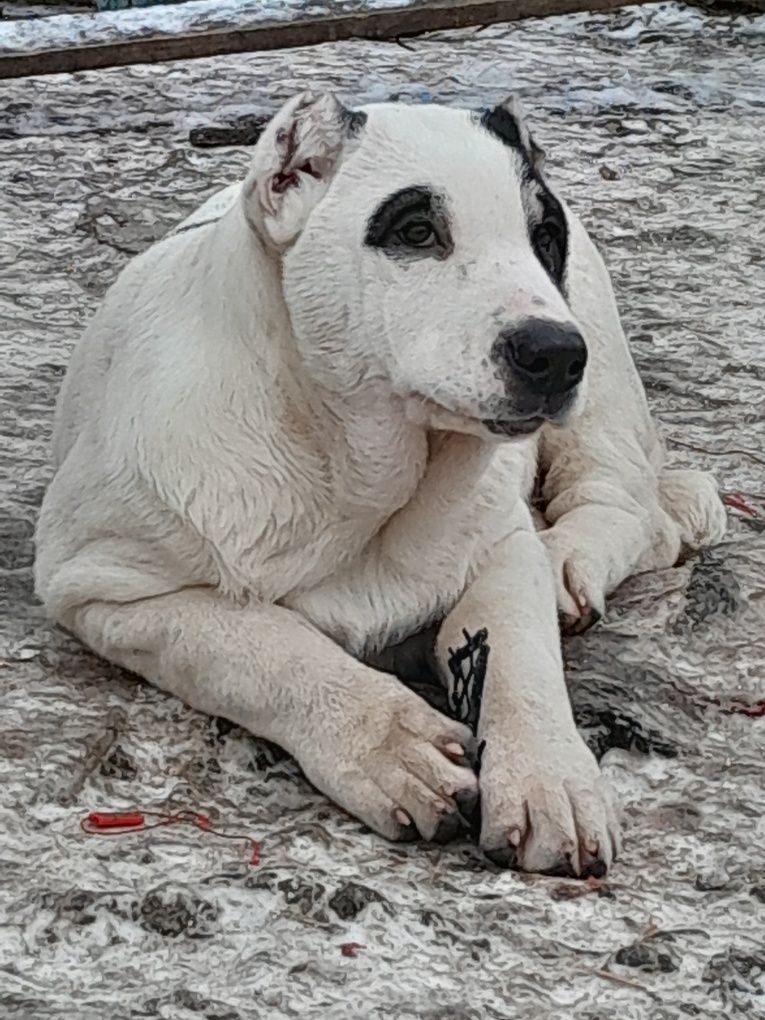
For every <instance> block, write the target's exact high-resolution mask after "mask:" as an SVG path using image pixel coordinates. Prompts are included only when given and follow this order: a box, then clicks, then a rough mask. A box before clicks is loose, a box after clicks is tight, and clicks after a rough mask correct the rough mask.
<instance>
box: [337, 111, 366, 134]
mask: <svg viewBox="0 0 765 1020" xmlns="http://www.w3.org/2000/svg"><path fill="white" fill-rule="evenodd" d="M340 116H341V117H342V119H343V123H344V124H345V129H346V131H347V132H348V135H349V136H350V137H351V138H355V137H356V136H357V135H358V134H360V132H361V131H362V130H363V128H364V125H365V124H366V122H367V115H366V114H365V113H364V111H363V110H349V109H348V107H346V106H344V107H343V109H342V113H341V114H340Z"/></svg>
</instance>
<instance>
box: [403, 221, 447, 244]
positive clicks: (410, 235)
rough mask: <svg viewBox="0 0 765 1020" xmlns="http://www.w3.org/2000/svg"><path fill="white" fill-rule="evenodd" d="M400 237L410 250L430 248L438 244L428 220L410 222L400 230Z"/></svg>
mask: <svg viewBox="0 0 765 1020" xmlns="http://www.w3.org/2000/svg"><path fill="white" fill-rule="evenodd" d="M398 237H399V240H400V241H401V243H402V244H405V245H407V246H408V247H410V248H430V247H431V246H432V245H434V244H436V243H437V242H438V238H437V237H436V232H435V230H434V229H433V225H432V224H431V223H429V222H428V221H427V220H410V221H409V223H406V224H404V226H403V227H402V228H401V229H400V230H399V232H398Z"/></svg>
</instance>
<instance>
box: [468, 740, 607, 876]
mask: <svg viewBox="0 0 765 1020" xmlns="http://www.w3.org/2000/svg"><path fill="white" fill-rule="evenodd" d="M481 848H482V849H483V851H484V853H485V854H486V856H487V857H488V858H489V860H491V861H493V862H494V863H495V864H498V865H499V866H500V867H517V868H521V869H522V870H524V871H533V872H543V873H545V874H549V875H568V876H581V877H583V878H586V877H588V876H590V875H592V876H594V877H596V878H600V877H602V876H603V875H605V874H606V872H607V871H608V868H609V867H610V866H611V863H612V861H613V860H614V858H615V856H616V854H617V853H618V850H619V824H618V822H617V819H616V814H615V812H614V809H613V805H612V802H611V797H610V794H609V791H608V789H607V787H606V784H605V781H604V780H603V778H602V776H601V774H600V769H599V768H598V764H597V762H596V761H595V758H594V756H593V754H592V752H591V751H590V750H589V748H588V747H587V745H586V744H585V743H584V741H583V740H582V738H581V737H580V736H579V734H578V733H576V732H575V731H574V732H573V733H572V734H571V735H570V736H568V737H565V738H563V739H561V740H555V739H554V738H553V739H550V738H549V736H548V738H546V739H542V737H541V736H539V735H537V737H536V738H534V739H532V738H527V739H526V740H525V741H521V742H519V743H515V744H514V745H513V746H510V745H508V744H507V743H506V742H504V741H495V742H494V743H492V742H491V740H487V743H486V747H485V749H484V752H483V760H482V766H481Z"/></svg>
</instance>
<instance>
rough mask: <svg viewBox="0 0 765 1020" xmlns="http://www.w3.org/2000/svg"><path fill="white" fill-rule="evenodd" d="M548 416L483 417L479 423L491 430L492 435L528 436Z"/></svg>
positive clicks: (546, 419) (542, 423)
mask: <svg viewBox="0 0 765 1020" xmlns="http://www.w3.org/2000/svg"><path fill="white" fill-rule="evenodd" d="M546 421H549V419H548V418H542V417H540V416H536V417H533V418H483V419H481V424H482V425H483V426H484V427H485V428H487V429H488V430H489V432H491V434H492V435H493V436H508V437H509V438H512V437H513V436H530V435H533V433H534V432H536V431H537V430H538V429H540V428H541V427H542V426H543V425H544V423H545V422H546Z"/></svg>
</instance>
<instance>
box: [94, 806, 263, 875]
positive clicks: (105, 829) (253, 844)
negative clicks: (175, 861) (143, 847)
mask: <svg viewBox="0 0 765 1020" xmlns="http://www.w3.org/2000/svg"><path fill="white" fill-rule="evenodd" d="M147 819H156V820H155V821H147ZM165 825H193V826H194V827H195V828H197V829H200V830H201V831H202V832H209V833H210V835H211V836H217V837H218V838H219V839H237V840H245V841H246V846H247V849H248V850H249V851H250V857H249V862H250V864H253V865H257V864H260V849H261V845H260V843H259V842H258V841H257V840H255V839H253V838H252V836H248V835H246V834H245V833H239V832H222V831H221V830H220V829H214V828H213V825H212V822H211V821H210V819H209V818H208V817H207V815H203V814H200V813H199V812H198V811H177V812H176V813H175V814H162V813H161V812H159V811H91V812H90V814H88V815H87V816H86V817H85V818H83V819H82V820H81V821H80V828H81V829H82V831H83V832H84V833H85V834H86V835H88V836H125V835H128V834H129V833H132V832H148V831H149V830H150V829H159V828H161V827H162V826H165Z"/></svg>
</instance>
